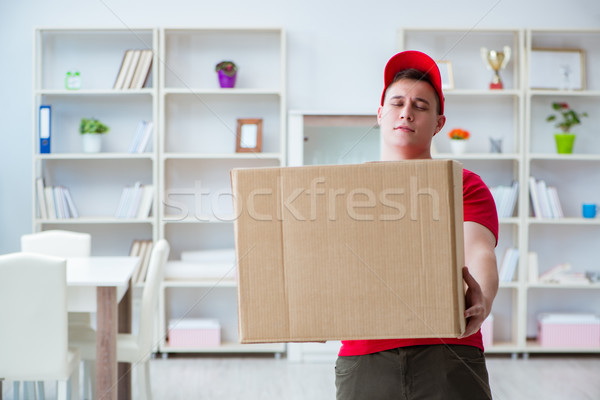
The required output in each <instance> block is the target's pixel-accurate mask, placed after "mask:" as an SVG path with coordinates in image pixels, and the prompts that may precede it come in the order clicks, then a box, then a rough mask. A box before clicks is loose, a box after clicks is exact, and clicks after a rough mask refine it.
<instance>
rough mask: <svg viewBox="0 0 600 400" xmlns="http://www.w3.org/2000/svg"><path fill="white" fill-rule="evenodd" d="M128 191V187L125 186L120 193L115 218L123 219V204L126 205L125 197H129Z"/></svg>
mask: <svg viewBox="0 0 600 400" xmlns="http://www.w3.org/2000/svg"><path fill="white" fill-rule="evenodd" d="M129 189H130V187H129V186H125V187H124V188H123V191H122V192H121V198H120V199H119V205H118V206H117V211H116V212H115V217H117V218H125V204H126V203H127V196H129Z"/></svg>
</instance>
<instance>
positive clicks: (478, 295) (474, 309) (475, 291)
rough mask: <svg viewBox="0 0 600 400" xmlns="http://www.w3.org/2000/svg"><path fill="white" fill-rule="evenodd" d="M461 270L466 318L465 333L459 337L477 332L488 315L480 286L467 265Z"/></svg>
mask: <svg viewBox="0 0 600 400" xmlns="http://www.w3.org/2000/svg"><path fill="white" fill-rule="evenodd" d="M462 272H463V279H464V280H465V283H466V284H467V292H466V293H465V319H466V320H467V326H466V327H465V333H464V334H463V335H462V336H460V338H464V337H467V336H471V335H472V334H474V333H475V332H477V331H478V330H479V328H480V327H481V324H482V323H483V321H484V320H485V318H486V317H487V315H488V311H487V310H486V305H485V299H484V297H483V292H482V290H481V286H479V283H477V281H476V280H475V278H473V275H471V273H470V272H469V269H468V268H467V267H463V269H462Z"/></svg>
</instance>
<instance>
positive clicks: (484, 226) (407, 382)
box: [336, 51, 498, 400]
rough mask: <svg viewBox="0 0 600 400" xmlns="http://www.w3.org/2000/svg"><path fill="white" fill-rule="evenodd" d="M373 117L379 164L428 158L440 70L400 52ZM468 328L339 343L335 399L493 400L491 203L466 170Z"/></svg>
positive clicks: (440, 122) (437, 125)
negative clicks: (446, 334)
mask: <svg viewBox="0 0 600 400" xmlns="http://www.w3.org/2000/svg"><path fill="white" fill-rule="evenodd" d="M377 120H378V123H379V126H380V128H381V135H382V159H383V161H398V160H415V159H430V158H431V152H430V146H431V140H432V139H433V137H434V136H435V135H436V134H437V133H438V132H439V131H440V130H441V129H442V127H443V126H444V124H445V122H446V117H445V116H444V95H443V92H442V83H441V77H440V72H439V69H438V67H437V65H436V64H435V61H433V60H432V59H431V58H430V57H429V56H427V55H426V54H424V53H421V52H418V51H405V52H402V53H398V54H396V55H395V56H394V57H392V58H391V59H390V60H389V61H388V63H387V65H386V67H385V72H384V90H383V95H382V97H381V106H380V107H379V109H378V111H377ZM463 200H464V201H463V203H464V204H463V208H464V221H465V222H464V243H465V263H466V267H465V268H463V278H464V281H465V283H466V287H467V290H466V293H465V297H466V310H465V318H466V321H467V324H466V330H465V333H464V335H463V336H462V337H460V338H434V339H390V340H354V341H343V342H342V348H341V349H340V353H339V357H338V360H337V362H336V388H337V398H338V399H339V400H355V399H369V400H376V399H410V400H414V399H427V400H434V399H491V392H490V388H489V382H488V375H487V369H486V366H485V358H484V356H483V344H482V339H481V332H480V327H481V324H482V323H483V321H484V320H485V318H486V317H487V316H488V315H489V313H490V310H491V308H492V302H493V300H494V297H495V296H496V293H497V291H498V273H497V267H496V256H495V253H494V248H495V246H496V242H497V238H498V217H497V213H496V208H495V204H494V200H493V198H492V196H491V194H490V192H489V190H488V189H487V187H486V185H485V184H484V183H483V181H482V180H481V178H479V176H477V175H476V174H474V173H472V172H470V171H467V170H464V171H463Z"/></svg>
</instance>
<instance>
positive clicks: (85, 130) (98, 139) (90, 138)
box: [79, 118, 110, 153]
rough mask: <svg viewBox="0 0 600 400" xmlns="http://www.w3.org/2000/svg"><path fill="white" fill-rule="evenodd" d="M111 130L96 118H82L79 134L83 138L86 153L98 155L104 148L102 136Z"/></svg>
mask: <svg viewBox="0 0 600 400" xmlns="http://www.w3.org/2000/svg"><path fill="white" fill-rule="evenodd" d="M109 130H110V128H109V127H108V126H106V125H105V124H103V123H102V122H100V121H99V120H97V119H95V118H82V119H81V123H80V124H79V133H80V134H81V135H82V138H83V151H84V153H98V152H100V149H101V148H102V135H103V134H105V133H107V132H108V131H109Z"/></svg>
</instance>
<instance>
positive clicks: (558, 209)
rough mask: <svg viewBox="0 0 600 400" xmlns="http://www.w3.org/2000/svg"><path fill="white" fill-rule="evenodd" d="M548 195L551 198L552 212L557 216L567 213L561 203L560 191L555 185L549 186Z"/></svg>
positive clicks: (560, 216) (561, 216)
mask: <svg viewBox="0 0 600 400" xmlns="http://www.w3.org/2000/svg"><path fill="white" fill-rule="evenodd" d="M548 196H549V198H550V206H551V208H552V212H553V214H554V216H555V217H556V218H563V217H564V216H565V215H564V213H563V210H562V205H561V204H560V200H559V198H558V191H557V190H556V187H554V186H548Z"/></svg>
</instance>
